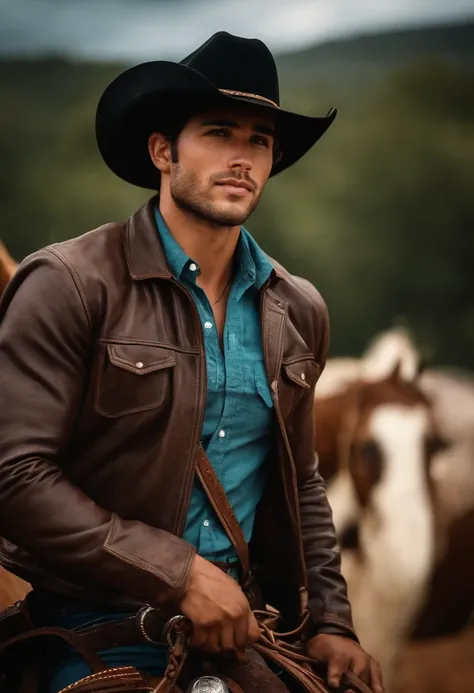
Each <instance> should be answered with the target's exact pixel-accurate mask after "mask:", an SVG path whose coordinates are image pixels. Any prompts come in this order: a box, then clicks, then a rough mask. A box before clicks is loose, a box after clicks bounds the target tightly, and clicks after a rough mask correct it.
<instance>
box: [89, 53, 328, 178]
mask: <svg viewBox="0 0 474 693" xmlns="http://www.w3.org/2000/svg"><path fill="white" fill-rule="evenodd" d="M236 103H248V104H251V105H253V106H255V108H257V109H260V110H262V109H263V110H264V112H266V113H268V114H269V115H271V117H272V118H273V119H274V123H275V127H276V131H277V137H278V142H279V147H280V150H281V152H282V154H281V158H280V159H279V160H278V161H277V162H276V163H275V165H274V167H273V168H272V171H271V174H270V175H271V176H274V175H276V174H277V173H280V172H281V171H284V170H285V169H287V168H288V167H289V166H292V165H293V164H294V163H296V162H297V161H298V160H299V159H301V157H302V156H304V154H306V152H308V151H309V150H310V149H311V147H313V145H314V144H315V143H316V142H317V141H318V140H319V139H320V137H322V135H324V133H325V132H326V130H327V129H328V128H329V126H330V125H331V124H332V122H333V121H334V119H335V117H336V113H337V111H336V109H335V108H333V109H331V110H330V111H329V113H328V114H327V115H325V116H319V117H311V116H304V115H299V114H297V113H291V112H290V111H284V110H282V109H280V108H276V107H274V106H272V105H271V104H269V103H267V102H265V101H261V100H258V99H253V98H250V97H243V96H233V95H229V94H224V93H222V92H221V91H220V89H219V88H217V87H216V86H215V85H214V84H212V83H211V82H209V81H208V80H207V79H206V78H205V77H204V76H203V75H201V74H200V73H199V72H197V71H196V70H194V69H193V68H191V67H188V66H186V65H182V64H180V63H173V62H168V61H153V62H148V63H142V64H141V65H137V66H135V67H132V68H130V69H129V70H127V71H126V72H123V73H122V74H121V75H119V76H118V77H117V78H116V79H115V80H114V81H113V82H112V83H111V84H110V85H109V86H108V87H107V89H106V90H105V91H104V93H103V95H102V97H101V99H100V101H99V104H98V107H97V113H96V138H97V144H98V147H99V151H100V153H101V155H102V158H103V159H104V161H105V163H106V164H107V166H108V167H109V168H110V169H111V170H112V171H113V172H114V173H115V174H116V175H117V176H119V177H120V178H122V179H123V180H125V181H127V182H128V183H131V184H132V185H137V186H139V187H141V188H150V189H152V190H158V189H159V186H160V172H159V171H158V170H157V169H156V167H155V166H154V164H153V162H152V161H151V158H150V155H149V152H148V138H149V136H150V134H151V133H152V132H157V131H159V130H160V126H161V127H164V126H165V124H168V123H169V122H170V119H172V118H173V116H174V115H175V116H176V117H179V118H182V117H183V116H184V117H191V116H192V115H193V114H196V113H199V112H203V111H205V110H212V109H214V108H215V109H218V108H228V107H229V106H230V105H236Z"/></svg>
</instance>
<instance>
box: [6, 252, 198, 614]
mask: <svg viewBox="0 0 474 693" xmlns="http://www.w3.org/2000/svg"><path fill="white" fill-rule="evenodd" d="M92 323H93V321H92V318H91V315H90V312H89V307H88V304H87V302H86V300H85V295H84V290H83V288H82V285H81V283H80V281H79V278H78V276H77V274H76V272H75V271H74V269H73V268H72V267H70V266H69V265H68V264H67V263H66V261H65V260H64V258H62V256H60V255H59V254H58V253H56V252H55V250H54V248H51V249H45V250H42V251H39V252H38V253H35V254H34V255H32V256H30V257H29V258H28V259H27V260H25V261H24V262H23V263H22V264H21V265H20V268H19V269H18V271H17V273H16V275H15V276H14V278H13V280H12V281H11V283H10V285H9V286H8V288H7V290H6V292H5V293H4V295H3V297H2V301H1V303H0V431H1V435H0V535H1V536H3V537H4V538H5V539H6V540H8V541H10V542H12V543H14V544H16V545H17V546H19V547H21V548H22V549H24V550H25V551H28V552H29V553H30V554H32V555H33V556H34V557H35V560H37V561H38V563H39V564H43V565H45V566H47V567H49V568H50V569H52V570H55V571H56V572H57V573H58V575H65V576H68V577H70V578H71V577H72V578H73V579H74V581H76V582H84V583H85V584H90V583H91V582H95V583H98V584H99V585H101V586H103V587H105V588H107V589H110V590H114V591H115V590H116V591H118V592H120V593H122V594H124V595H126V596H130V597H132V598H134V599H140V600H142V601H144V602H145V603H147V604H151V605H158V604H162V603H165V602H168V601H177V600H179V598H180V597H181V596H182V594H183V593H184V590H185V587H186V582H187V577H188V574H189V570H190V566H191V562H192V559H193V557H194V554H195V550H194V548H193V547H192V546H191V545H190V544H188V543H187V542H185V541H183V540H182V539H180V538H179V537H176V536H174V535H172V534H170V533H168V532H165V531H163V530H160V529H156V528H153V527H150V526H148V525H146V524H144V523H141V522H138V521H125V520H123V519H121V518H120V517H118V516H117V515H115V514H114V513H111V512H109V511H108V510H106V509H104V508H102V507H100V506H99V505H97V504H96V503H95V502H94V501H93V500H92V499H91V498H89V497H88V496H87V495H85V494H84V493H83V492H82V491H81V489H79V488H78V487H76V486H74V485H73V484H72V483H71V482H70V481H69V480H68V479H67V476H66V475H65V474H64V472H63V469H64V468H65V462H66V460H65V455H66V454H67V447H68V441H69V438H70V434H71V432H72V430H73V428H74V425H75V421H76V417H77V415H78V412H79V410H80V407H81V404H82V400H83V397H84V394H85V390H86V386H87V383H88V375H89V363H90V356H91V352H92V346H93V334H94V328H93V324H92Z"/></svg>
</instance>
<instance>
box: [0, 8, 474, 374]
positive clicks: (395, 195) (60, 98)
mask: <svg viewBox="0 0 474 693" xmlns="http://www.w3.org/2000/svg"><path fill="white" fill-rule="evenodd" d="M220 29H225V30H228V31H231V32H233V33H237V34H241V35H243V36H248V37H253V36H258V37H260V38H262V39H263V40H265V41H266V42H267V43H268V45H269V46H270V48H271V49H272V51H274V52H275V53H276V57H277V62H278V66H279V69H280V83H281V96H282V105H283V107H285V108H288V109H294V110H296V111H299V112H302V113H306V114H315V115H316V114H320V113H325V112H326V111H327V110H328V109H329V108H330V107H331V106H333V105H336V106H337V107H338V109H339V114H338V117H337V119H336V122H335V124H334V125H333V127H332V128H331V130H330V131H329V132H328V134H327V135H326V136H325V137H324V138H323V139H322V140H321V141H320V142H319V143H318V144H317V146H316V147H315V148H314V149H313V150H312V151H311V152H310V153H309V154H308V155H307V156H306V157H305V158H304V159H303V160H302V161H301V162H300V163H298V165H296V166H295V167H293V168H291V169H290V170H289V171H287V172H285V173H283V174H281V175H280V176H278V177H277V178H275V179H274V180H273V181H272V182H271V184H270V185H268V187H267V190H266V192H265V194H264V197H263V200H262V203H261V205H260V207H259V208H258V210H257V211H256V212H255V214H254V216H253V218H252V219H251V220H249V223H248V226H249V229H250V230H251V231H252V232H253V234H254V235H255V236H256V238H257V239H258V240H259V242H260V243H261V244H262V246H263V247H264V249H265V250H266V251H267V252H268V253H270V254H271V255H272V256H274V257H275V258H276V259H278V260H279V261H281V262H282V263H283V264H285V265H286V266H287V267H288V269H290V270H291V271H293V272H295V273H298V274H301V275H304V276H306V277H308V278H309V279H311V280H312V281H313V282H314V283H315V284H316V285H317V286H318V288H319V289H320V290H321V292H322V293H323V295H324V297H325V298H326V300H327V302H328V304H329V308H330V312H331V316H332V353H333V354H359V353H360V352H361V350H362V349H363V348H364V346H365V345H366V343H367V341H368V340H369V339H370V338H371V336H372V335H373V334H374V333H376V332H377V331H379V330H381V329H384V328H386V327H388V326H390V325H391V324H392V322H393V321H394V320H399V321H405V322H406V324H408V325H410V326H411V327H412V329H413V330H414V331H415V333H416V335H417V338H418V339H419V340H420V341H421V342H422V343H423V344H425V345H426V347H427V348H428V349H429V351H430V354H431V356H432V357H433V359H435V360H436V362H439V363H444V364H449V365H452V366H459V367H472V368H474V272H473V265H474V175H473V172H474V3H473V2H472V0H455V1H452V2H449V3H445V2H443V1H442V0H430V2H426V0H396V1H393V0H383V2H380V3H373V2H372V1H371V0H292V1H291V2H288V1H287V0H239V2H233V1H230V0H171V1H167V0H0V94H1V107H0V161H1V169H0V206H1V209H2V215H1V221H0V238H1V239H3V240H4V242H5V244H6V245H7V247H8V249H9V250H10V252H11V254H12V255H13V256H14V257H15V259H22V258H23V257H24V256H25V255H27V254H29V253H30V252H32V251H34V250H35V249H37V248H39V247H41V246H43V245H45V244H48V243H51V242H52V241H57V240H61V239H64V238H69V237H71V236H75V235H78V234H80V233H83V232H84V231H86V230H88V229H91V228H94V227H96V226H98V225H100V224H102V223H104V222H106V221H111V220H117V219H123V218H126V217H128V215H129V214H130V213H132V212H133V210H134V209H135V208H136V207H137V206H138V205H139V204H141V202H142V201H143V200H145V199H146V198H147V197H148V196H149V193H148V192H147V191H143V190H139V189H136V188H133V187H131V186H130V185H127V184H126V183H124V182H122V181H120V180H119V179H116V178H115V177H114V176H113V174H111V173H110V172H109V171H108V170H107V169H106V167H105V165H104V164H103V163H102V161H101V159H100V157H99V154H98V151H97V148H96V144H95V138H94V130H93V128H94V113H95V107H96V103H97V101H98V99H99V97H100V94H101V93H102V91H103V89H104V88H105V86H106V85H107V84H108V82H109V81H110V80H111V79H112V78H113V77H114V76H116V75H117V74H118V73H119V72H120V71H122V70H123V69H125V68H126V67H127V66H129V65H133V64H136V63H139V62H143V61H146V60H155V59H170V60H180V59H181V58H183V57H184V56H185V55H187V54H188V53H189V52H191V50H193V49H194V48H195V47H197V46H198V45H199V44H200V43H201V42H203V41H204V40H206V39H207V38H208V37H209V36H210V35H211V34H212V33H213V32H214V31H218V30H220Z"/></svg>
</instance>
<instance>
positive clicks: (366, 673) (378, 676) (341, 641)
mask: <svg viewBox="0 0 474 693" xmlns="http://www.w3.org/2000/svg"><path fill="white" fill-rule="evenodd" d="M306 649H307V652H308V655H309V656H310V657H313V658H314V659H321V660H323V661H325V662H327V663H328V683H329V685H330V686H334V687H335V688H337V687H338V686H340V684H341V676H342V674H344V673H345V672H347V671H350V672H352V673H353V674H356V676H358V677H359V678H360V679H361V680H362V681H363V682H364V683H366V684H367V685H368V686H370V687H371V689H372V690H373V692H374V693H384V691H385V689H384V687H383V683H382V672H381V670H380V666H379V664H378V663H377V662H376V661H375V659H372V657H370V656H369V655H368V654H367V653H366V652H364V650H363V649H362V647H361V646H360V645H358V644H357V643H356V642H355V641H354V640H351V639H350V638H345V637H343V636H342V635H329V634H324V633H322V634H321V635H317V636H316V637H315V638H311V640H309V642H308V644H307V646H306Z"/></svg>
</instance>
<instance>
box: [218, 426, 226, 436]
mask: <svg viewBox="0 0 474 693" xmlns="http://www.w3.org/2000/svg"><path fill="white" fill-rule="evenodd" d="M219 438H225V431H224V429H223V428H221V430H220V431H219Z"/></svg>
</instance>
